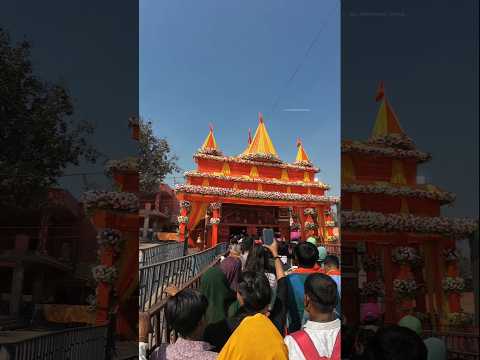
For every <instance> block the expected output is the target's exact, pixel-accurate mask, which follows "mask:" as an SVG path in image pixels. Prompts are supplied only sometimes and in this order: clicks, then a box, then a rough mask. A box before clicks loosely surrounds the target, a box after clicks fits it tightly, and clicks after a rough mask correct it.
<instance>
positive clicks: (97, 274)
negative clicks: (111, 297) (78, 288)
mask: <svg viewBox="0 0 480 360" xmlns="http://www.w3.org/2000/svg"><path fill="white" fill-rule="evenodd" d="M92 274H93V278H94V280H95V281H96V282H97V283H98V282H105V283H107V284H110V285H112V284H113V283H114V282H115V280H116V279H117V277H118V270H117V268H116V267H115V266H105V265H97V266H94V267H93V268H92Z"/></svg>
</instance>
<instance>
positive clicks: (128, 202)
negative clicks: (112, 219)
mask: <svg viewBox="0 0 480 360" xmlns="http://www.w3.org/2000/svg"><path fill="white" fill-rule="evenodd" d="M80 201H81V202H83V205H84V207H85V210H86V212H87V213H88V212H91V211H92V210H93V209H104V210H113V211H122V212H129V213H134V212H137V211H138V209H139V201H138V197H137V195H135V194H132V193H127V192H115V191H103V190H90V191H86V192H84V193H83V194H82V196H81V198H80Z"/></svg>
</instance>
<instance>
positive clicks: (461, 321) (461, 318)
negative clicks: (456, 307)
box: [447, 312, 473, 327]
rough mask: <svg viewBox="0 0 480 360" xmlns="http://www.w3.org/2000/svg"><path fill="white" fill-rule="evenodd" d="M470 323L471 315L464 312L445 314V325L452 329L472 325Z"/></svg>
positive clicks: (471, 320)
mask: <svg viewBox="0 0 480 360" xmlns="http://www.w3.org/2000/svg"><path fill="white" fill-rule="evenodd" d="M472 322H473V315H471V314H468V313H465V312H458V313H449V314H447V324H448V325H449V326H452V327H463V326H466V325H470V324H472Z"/></svg>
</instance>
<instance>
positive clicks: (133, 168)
mask: <svg viewBox="0 0 480 360" xmlns="http://www.w3.org/2000/svg"><path fill="white" fill-rule="evenodd" d="M114 171H119V172H124V171H125V172H137V171H138V158H136V157H127V158H125V159H121V160H110V161H108V162H107V163H106V164H105V172H106V173H107V174H108V175H111V174H113V172H114Z"/></svg>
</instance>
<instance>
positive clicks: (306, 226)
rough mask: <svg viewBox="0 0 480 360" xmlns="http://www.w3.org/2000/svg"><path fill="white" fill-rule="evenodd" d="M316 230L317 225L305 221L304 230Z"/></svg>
mask: <svg viewBox="0 0 480 360" xmlns="http://www.w3.org/2000/svg"><path fill="white" fill-rule="evenodd" d="M315 229H318V226H317V224H315V223H313V222H311V221H305V230H307V231H310V230H315Z"/></svg>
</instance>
